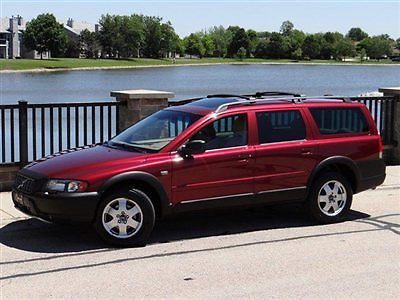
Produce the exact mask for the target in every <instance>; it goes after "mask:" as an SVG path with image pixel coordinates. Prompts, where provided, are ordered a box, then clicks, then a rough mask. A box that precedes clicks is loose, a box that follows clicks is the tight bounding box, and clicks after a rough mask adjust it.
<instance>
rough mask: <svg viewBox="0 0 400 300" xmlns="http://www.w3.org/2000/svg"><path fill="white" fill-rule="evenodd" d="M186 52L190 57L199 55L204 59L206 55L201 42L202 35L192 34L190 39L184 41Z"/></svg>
mask: <svg viewBox="0 0 400 300" xmlns="http://www.w3.org/2000/svg"><path fill="white" fill-rule="evenodd" d="M184 43H185V51H186V53H187V54H189V55H190V58H191V57H192V55H198V56H199V57H200V58H201V57H203V55H204V53H205V51H206V50H205V48H204V46H203V43H202V42H201V34H199V33H191V34H190V35H189V36H188V37H186V38H185V39H184Z"/></svg>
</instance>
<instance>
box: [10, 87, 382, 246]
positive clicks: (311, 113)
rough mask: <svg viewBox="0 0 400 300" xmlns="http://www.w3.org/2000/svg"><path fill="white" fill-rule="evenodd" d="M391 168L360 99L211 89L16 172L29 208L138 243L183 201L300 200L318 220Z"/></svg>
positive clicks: (20, 199)
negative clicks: (214, 91) (92, 142)
mask: <svg viewBox="0 0 400 300" xmlns="http://www.w3.org/2000/svg"><path fill="white" fill-rule="evenodd" d="M284 94H286V93H284ZM188 102H189V101H188ZM384 179H385V165H384V162H383V160H382V144H381V139H380V136H379V134H378V131H377V129H376V126H375V124H374V121H373V119H372V117H371V115H370V113H369V111H368V110H367V108H366V107H365V106H364V105H363V104H360V103H358V102H348V101H346V100H339V99H338V100H334V99H333V100H332V99H331V100H327V99H308V98H301V97H295V96H291V95H286V96H284V95H281V93H274V92H265V93H257V94H255V95H251V96H242V95H239V96H238V95H210V96H207V97H205V98H202V99H200V100H196V101H192V102H189V103H186V104H184V105H178V106H172V107H169V108H166V109H164V110H161V111H159V112H157V113H155V114H153V115H151V116H148V117H147V118H145V119H143V120H141V121H140V122H138V123H136V124H134V125H132V126H131V127H129V128H127V129H125V130H124V131H122V132H121V133H120V134H118V135H117V136H115V137H114V138H113V139H111V140H110V141H108V142H105V143H104V144H101V145H93V146H87V147H83V148H77V149H72V150H68V151H64V152H61V153H58V154H54V155H51V156H49V157H46V158H43V159H40V160H38V161H35V162H33V163H31V164H30V165H28V166H26V167H25V168H23V169H22V170H20V171H19V172H18V174H17V176H16V179H15V184H14V188H13V201H14V204H15V207H16V208H18V209H19V210H21V211H22V212H24V213H26V214H29V215H32V216H36V217H39V218H41V219H44V220H47V221H51V222H65V221H76V222H90V223H92V224H93V225H94V227H95V229H96V231H97V232H98V233H99V235H100V236H101V237H102V238H103V239H104V240H106V241H107V242H109V243H112V244H115V245H120V246H138V245H144V244H146V241H147V239H148V237H149V235H150V233H151V231H152V229H153V226H154V223H155V221H156V220H157V219H159V218H161V217H164V216H166V215H169V214H171V213H174V212H178V211H179V212H181V211H186V210H197V209H206V208H208V209H210V208H217V207H224V206H238V205H246V206H250V205H257V204H269V203H280V202H295V201H302V202H304V203H305V204H306V206H307V208H308V210H309V212H310V214H311V216H312V217H313V218H314V219H316V220H317V221H318V222H320V223H331V222H337V221H341V220H343V219H345V217H346V214H347V213H348V211H349V209H350V206H351V202H352V196H353V194H355V193H359V192H361V191H364V190H366V189H370V188H374V187H376V186H378V185H380V184H381V183H382V182H383V181H384Z"/></svg>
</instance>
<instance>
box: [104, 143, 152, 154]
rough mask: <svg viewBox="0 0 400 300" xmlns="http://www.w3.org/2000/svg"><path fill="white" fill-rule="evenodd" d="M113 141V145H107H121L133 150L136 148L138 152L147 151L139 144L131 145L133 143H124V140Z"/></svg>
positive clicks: (108, 144)
mask: <svg viewBox="0 0 400 300" xmlns="http://www.w3.org/2000/svg"><path fill="white" fill-rule="evenodd" d="M111 143H112V145H110V143H107V146H111V147H112V146H114V145H115V146H119V147H121V148H124V149H128V150H129V149H131V150H134V151H136V152H139V153H147V151H146V150H145V149H143V148H141V147H138V146H134V145H131V144H128V143H124V142H114V141H111Z"/></svg>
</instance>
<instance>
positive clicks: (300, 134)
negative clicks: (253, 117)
mask: <svg viewBox="0 0 400 300" xmlns="http://www.w3.org/2000/svg"><path fill="white" fill-rule="evenodd" d="M257 123H258V140H259V143H260V144H265V143H276V142H285V141H297V140H304V139H305V138H306V127H305V126H304V121H303V118H302V117H301V113H300V112H299V111H298V110H290V111H275V112H260V113H257Z"/></svg>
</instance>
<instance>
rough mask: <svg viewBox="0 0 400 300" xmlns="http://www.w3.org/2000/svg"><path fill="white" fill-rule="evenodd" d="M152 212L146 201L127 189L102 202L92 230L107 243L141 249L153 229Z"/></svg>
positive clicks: (135, 192) (139, 192)
mask: <svg viewBox="0 0 400 300" xmlns="http://www.w3.org/2000/svg"><path fill="white" fill-rule="evenodd" d="M154 221H155V211H154V206H153V204H152V202H151V200H150V199H149V197H148V196H147V195H146V194H145V193H143V192H142V191H140V190H137V189H129V190H127V191H123V192H116V193H113V194H111V195H109V196H107V197H105V198H104V200H103V201H102V202H101V203H100V205H99V208H98V210H97V214H96V220H95V222H94V227H95V229H96V231H97V233H98V234H99V235H100V236H101V237H102V238H103V239H104V240H105V241H106V242H108V243H110V244H113V245H117V246H144V245H146V242H147V239H148V237H149V236H150V234H151V231H152V230H153V227H154Z"/></svg>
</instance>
